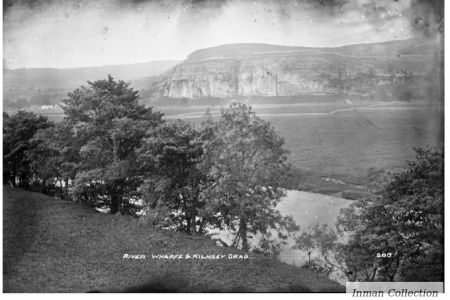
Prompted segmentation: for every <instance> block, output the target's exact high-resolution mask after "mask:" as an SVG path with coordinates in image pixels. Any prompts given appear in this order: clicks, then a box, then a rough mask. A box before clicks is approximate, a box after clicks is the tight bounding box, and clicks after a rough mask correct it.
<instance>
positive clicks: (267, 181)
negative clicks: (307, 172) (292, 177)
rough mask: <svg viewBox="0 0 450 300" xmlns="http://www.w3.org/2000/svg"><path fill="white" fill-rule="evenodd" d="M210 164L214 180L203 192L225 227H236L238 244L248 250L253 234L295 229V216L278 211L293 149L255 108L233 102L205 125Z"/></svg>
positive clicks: (209, 207)
mask: <svg viewBox="0 0 450 300" xmlns="http://www.w3.org/2000/svg"><path fill="white" fill-rule="evenodd" d="M203 126H204V134H205V136H209V138H206V139H205V144H204V153H206V156H205V158H204V159H205V164H206V165H208V166H209V168H208V169H209V171H208V176H209V177H210V178H211V180H212V181H213V182H214V183H213V184H212V185H211V186H209V187H208V188H207V189H205V191H204V192H203V193H202V194H203V197H204V198H205V199H206V202H207V205H206V210H207V211H210V212H214V214H215V215H216V216H217V218H218V222H219V223H220V227H226V228H228V229H230V230H231V231H236V228H237V231H236V234H235V239H234V242H233V246H236V247H237V246H238V245H239V244H240V243H241V244H242V249H244V250H249V248H250V246H249V242H248V239H249V233H252V234H255V233H261V234H267V232H268V231H269V230H276V231H277V232H278V233H279V235H280V237H284V234H285V233H283V231H284V230H287V231H289V230H292V229H295V225H294V224H293V219H292V218H288V217H283V216H281V214H280V212H279V211H278V210H277V209H276V206H277V204H278V203H279V201H280V199H281V197H283V196H284V193H285V192H284V190H283V189H282V188H281V187H280V185H281V183H282V182H281V181H282V177H283V174H285V173H286V171H287V169H288V164H287V162H286V160H287V155H288V152H287V151H286V150H284V149H283V144H284V141H283V139H282V138H281V137H280V136H279V135H278V134H277V132H276V131H275V129H274V128H273V127H272V126H271V125H270V124H269V123H268V122H265V121H263V120H262V119H260V118H258V117H257V116H256V115H255V113H254V112H252V110H251V108H250V107H247V106H246V105H244V104H237V103H233V104H231V105H230V107H229V108H228V109H222V110H221V113H220V117H219V119H218V120H217V121H213V119H212V117H211V116H209V117H208V118H207V120H206V122H205V123H204V124H203Z"/></svg>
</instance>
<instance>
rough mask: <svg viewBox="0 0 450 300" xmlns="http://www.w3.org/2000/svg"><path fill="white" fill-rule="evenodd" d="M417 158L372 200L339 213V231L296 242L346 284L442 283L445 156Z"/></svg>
mask: <svg viewBox="0 0 450 300" xmlns="http://www.w3.org/2000/svg"><path fill="white" fill-rule="evenodd" d="M416 153H417V158H416V160H415V161H409V162H407V163H406V165H405V167H404V168H403V169H401V170H398V171H393V172H390V173H388V174H387V175H385V178H384V179H382V180H381V181H380V183H379V184H378V186H377V187H376V188H375V189H374V190H373V192H372V196H371V197H369V198H367V199H363V200H359V201H355V202H354V203H353V204H351V205H350V206H349V207H348V208H345V209H343V210H342V211H341V215H340V217H339V219H338V222H337V231H334V230H332V229H330V228H328V227H327V226H326V225H322V226H316V227H315V228H313V233H312V234H310V235H308V234H303V235H302V236H300V237H299V238H298V239H297V248H299V249H302V250H303V251H309V249H310V246H311V243H310V242H311V241H310V240H311V239H312V244H313V245H314V248H315V249H318V250H319V253H320V255H321V258H322V259H323V261H325V264H326V265H328V266H329V267H332V268H334V269H335V270H340V271H341V272H342V273H343V274H345V275H346V276H347V277H348V279H349V280H361V281H373V280H379V281H394V280H398V281H442V280H443V244H444V232H443V218H444V215H443V191H444V184H443V176H444V173H443V156H442V153H440V152H438V151H435V150H432V149H416Z"/></svg>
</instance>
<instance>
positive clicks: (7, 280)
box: [3, 186, 345, 292]
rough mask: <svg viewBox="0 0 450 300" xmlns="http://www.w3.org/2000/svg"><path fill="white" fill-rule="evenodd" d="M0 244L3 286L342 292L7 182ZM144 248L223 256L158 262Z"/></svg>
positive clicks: (292, 270) (293, 271) (277, 266)
mask: <svg viewBox="0 0 450 300" xmlns="http://www.w3.org/2000/svg"><path fill="white" fill-rule="evenodd" d="M3 249H4V251H3V292H89V291H100V292H344V291H345V289H344V287H343V286H341V285H339V284H338V283H336V282H334V281H331V280H329V279H327V278H323V277H320V276H318V275H317V274H315V273H311V272H307V271H305V270H302V269H300V268H297V267H295V266H291V265H288V264H285V263H281V262H279V261H278V260H276V259H268V258H265V257H262V256H259V255H254V254H248V253H244V252H242V251H240V250H236V249H232V248H224V247H218V246H216V245H215V243H214V241H212V240H210V239H206V238H197V237H192V236H188V235H184V234H181V233H174V232H168V231H161V230H158V229H156V228H154V227H153V226H151V225H149V224H146V223H145V222H143V221H142V220H138V219H135V218H132V217H128V216H119V215H116V216H113V215H106V214H100V213H98V212H96V211H95V210H93V209H91V208H89V207H86V206H84V205H80V204H75V203H71V202H66V201H62V200H58V199H55V198H51V197H48V196H45V195H43V194H38V193H32V192H27V191H24V190H21V189H14V188H11V187H9V186H3ZM125 254H129V255H138V254H142V255H145V259H131V258H123V257H124V255H125ZM152 254H154V255H155V254H167V255H170V254H178V255H184V256H185V255H186V254H189V255H195V254H199V255H202V254H203V255H212V254H215V255H218V254H221V255H225V258H224V259H220V260H211V259H202V260H201V259H182V260H179V259H177V260H171V259H159V260H158V259H152V258H151V255H152ZM229 254H234V255H238V256H239V255H240V256H241V257H242V256H243V255H245V254H248V255H249V259H244V260H243V259H228V255H229Z"/></svg>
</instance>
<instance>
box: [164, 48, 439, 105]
mask: <svg viewBox="0 0 450 300" xmlns="http://www.w3.org/2000/svg"><path fill="white" fill-rule="evenodd" d="M249 45H252V47H250V48H249V46H248V45H246V44H238V45H233V47H232V50H233V51H229V49H228V48H229V47H230V45H226V46H222V47H216V48H211V49H205V50H198V51H196V52H194V53H193V54H191V55H190V56H189V57H188V59H187V60H186V61H184V62H183V63H182V64H180V65H177V66H176V67H174V69H172V71H171V72H169V75H168V78H167V80H166V81H165V82H164V84H162V85H161V87H160V88H159V91H158V93H159V95H160V96H168V97H170V98H202V97H218V98H226V97H233V96H244V97H248V96H294V95H313V94H335V93H339V92H344V89H345V90H346V91H347V92H352V89H353V88H352V82H353V83H356V82H359V81H360V79H361V77H364V78H365V79H364V80H366V81H367V78H368V79H369V80H370V81H372V82H371V84H375V85H380V84H383V82H388V81H389V80H390V79H389V78H395V77H398V76H402V74H413V75H425V74H426V73H427V72H429V70H430V67H431V65H433V59H434V55H435V54H436V53H437V52H438V50H439V47H438V45H439V44H438V43H435V42H432V43H425V42H423V41H417V40H409V41H396V42H390V43H389V42H388V43H380V44H370V45H354V46H345V47H339V48H301V47H285V49H284V48H283V47H281V46H276V47H275V48H274V49H273V51H270V50H271V49H270V45H264V47H262V50H263V51H256V50H257V48H258V46H257V45H256V46H255V45H254V44H249ZM227 47H228V48H227ZM246 47H247V48H246ZM365 84H367V83H365Z"/></svg>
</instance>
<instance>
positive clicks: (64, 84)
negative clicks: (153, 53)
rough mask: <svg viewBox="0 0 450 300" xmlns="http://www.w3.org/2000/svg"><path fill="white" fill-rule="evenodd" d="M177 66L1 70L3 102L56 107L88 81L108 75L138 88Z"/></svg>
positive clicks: (150, 64) (173, 62) (167, 63)
mask: <svg viewBox="0 0 450 300" xmlns="http://www.w3.org/2000/svg"><path fill="white" fill-rule="evenodd" d="M177 63H179V61H176V60H167V61H150V62H146V63H137V64H127V65H112V66H99V67H84V68H71V69H55V68H30V69H13V70H9V69H4V70H3V98H4V99H5V101H8V102H11V103H14V102H17V100H18V99H25V100H28V101H29V102H30V104H31V105H51V104H57V103H59V102H60V100H61V99H62V98H64V97H65V96H67V93H68V92H70V91H72V90H74V89H75V88H78V87H80V86H81V85H85V84H86V82H87V81H88V80H90V81H95V80H98V79H102V78H106V77H107V76H108V74H111V75H112V76H113V77H114V78H117V79H120V80H124V81H130V82H132V83H134V82H136V83H137V86H136V87H137V88H141V86H139V84H138V82H140V81H144V82H148V80H149V78H151V77H152V76H157V75H159V74H161V73H163V72H165V71H167V70H168V69H170V68H172V67H173V66H175V65H176V64H177ZM4 106H5V103H4Z"/></svg>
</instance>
